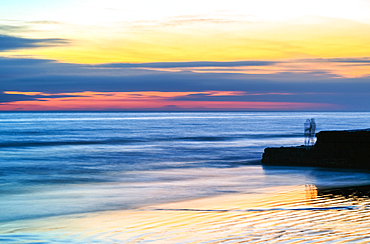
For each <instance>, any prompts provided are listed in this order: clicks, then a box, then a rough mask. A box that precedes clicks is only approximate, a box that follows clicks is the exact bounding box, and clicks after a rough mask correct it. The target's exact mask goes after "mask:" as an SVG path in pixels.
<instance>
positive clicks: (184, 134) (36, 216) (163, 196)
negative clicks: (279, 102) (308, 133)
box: [0, 112, 370, 243]
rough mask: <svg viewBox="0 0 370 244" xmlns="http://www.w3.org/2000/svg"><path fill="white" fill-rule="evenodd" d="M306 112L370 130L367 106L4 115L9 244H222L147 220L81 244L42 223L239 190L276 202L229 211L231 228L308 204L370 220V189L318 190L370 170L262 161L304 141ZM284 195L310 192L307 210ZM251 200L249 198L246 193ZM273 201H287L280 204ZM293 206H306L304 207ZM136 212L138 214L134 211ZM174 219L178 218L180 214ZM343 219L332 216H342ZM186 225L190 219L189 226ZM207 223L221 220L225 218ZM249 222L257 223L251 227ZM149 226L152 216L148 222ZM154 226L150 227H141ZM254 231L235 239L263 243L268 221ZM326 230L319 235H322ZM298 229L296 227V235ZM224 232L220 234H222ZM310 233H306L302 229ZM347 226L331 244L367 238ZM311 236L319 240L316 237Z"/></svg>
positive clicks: (5, 238)
mask: <svg viewBox="0 0 370 244" xmlns="http://www.w3.org/2000/svg"><path fill="white" fill-rule="evenodd" d="M308 118H315V120H316V123H317V132H318V131H321V130H346V129H365V128H370V113H366V112H353V113H352V112H199V113H195V112H186V113H180V112H173V113H171V112H164V113H160V112H153V113H144V112H138V113H133V112H122V113H120V112H109V113H105V112H92V113H89V112H61V113H58V112H50V113H49V112H37V113H31V112H14V113H13V112H3V113H0V209H1V211H0V242H5V243H30V242H40V243H56V242H63V243H64V242H65V243H69V242H76V243H77V242H81V243H105V242H106V243H149V242H150V243H151V242H156V243H217V242H216V241H219V243H224V242H226V239H222V238H221V237H220V236H214V235H213V236H209V237H207V238H208V239H204V233H203V234H202V235H195V236H192V239H191V241H193V242H191V241H186V240H182V241H176V239H174V237H173V236H170V237H163V238H164V239H163V238H162V237H161V238H162V239H161V238H160V237H156V238H157V239H155V238H154V239H151V237H150V236H151V235H152V234H153V232H155V230H156V228H157V229H158V228H159V227H153V229H152V230H150V228H149V227H145V228H144V227H142V229H140V231H139V232H137V233H136V234H133V235H132V236H130V237H127V236H124V237H120V238H118V237H117V238H118V239H117V240H114V241H113V239H112V238H110V237H109V238H108V237H107V238H103V237H101V236H100V237H99V238H97V237H96V236H94V235H92V234H91V235H90V234H86V233H85V237H84V238H86V239H81V240H80V241H77V239H73V238H72V239H68V238H70V236H76V235H78V233H79V231H78V230H69V229H68V228H66V227H65V228H64V227H60V226H59V227H60V228H59V231H60V232H58V231H56V230H55V229H56V228H54V229H52V230H51V229H47V230H45V229H42V228H41V227H40V226H41V225H40V224H37V223H43V224H44V225H43V226H45V225H46V226H47V225H48V223H49V222H50V223H54V222H55V219H59V220H60V221H62V220H65V219H66V218H67V219H68V218H71V216H80V217H78V218H79V219H80V221H81V218H82V217H81V214H82V215H84V216H86V214H101V213H107V212H109V213H111V212H110V211H113V213H118V212H115V211H135V210H137V209H147V208H151V207H152V206H156V205H158V204H159V205H160V204H169V203H173V202H175V203H176V202H184V201H185V202H189V201H190V202H191V201H195V200H196V199H209V198H211V199H212V198H213V197H219V196H225V198H227V196H232V195H238V194H243V195H244V196H246V195H248V196H250V197H251V199H252V198H253V196H256V195H257V196H259V197H261V196H262V195H264V194H265V195H264V196H275V197H273V198H271V197H270V198H263V199H264V200H261V199H260V198H258V197H255V199H259V200H255V205H253V206H248V207H246V206H244V205H243V207H244V208H243V209H240V210H243V211H244V210H248V211H249V210H250V211H252V212H250V213H249V212H248V213H247V212H238V215H237V216H235V215H232V216H229V218H228V221H231V220H233V224H230V225H236V223H239V222H238V221H240V218H242V217H240V216H244V215H243V214H245V215H246V214H256V215H258V214H260V213H259V212H258V211H262V210H263V211H264V215H263V216H265V217H264V218H267V220H268V219H270V221H277V220H276V216H275V215H273V216H272V215H271V214H272V213H275V211H281V210H287V211H293V210H299V209H300V210H301V212H302V214H306V213H307V211H316V210H317V209H315V208H316V207H317V206H319V208H321V207H322V206H321V205H320V204H323V203H325V204H324V205H325V206H324V208H323V209H321V210H328V211H333V210H335V211H341V212H346V211H347V212H348V213H351V214H355V213H356V214H358V215H361V214H362V215H361V216H368V215H369V213H368V211H367V204H368V201H367V200H368V197H367V195H366V194H362V195H361V196H355V195H353V194H352V195H351V194H348V196H350V197H348V196H344V195H340V194H337V193H336V195H335V196H337V198H335V197H334V200H333V197H327V196H334V195H333V194H331V193H330V194H329V193H328V194H326V195H325V194H324V195H322V194H321V195H320V192H322V190H321V189H332V188H333V189H337V188H343V187H344V188H343V189H347V188H348V187H352V186H358V185H370V173H369V172H367V171H363V170H340V169H319V168H300V167H262V166H261V165H260V159H261V157H262V153H263V150H264V148H266V147H271V146H297V145H302V144H303V142H304V138H303V124H304V122H305V120H306V119H308ZM302 186H304V189H303V188H301V187H302ZM292 187H293V188H292ZM294 187H296V188H294ZM297 187H298V188H297ZM307 187H308V188H309V190H307V189H308V188H307ZM345 187H347V188H345ZM297 189H300V190H297ZM302 189H303V190H302ZM312 189H315V190H314V192H315V193H314V195H315V197H308V198H307V192H308V193H309V194H311V193H312ZM279 192H283V193H284V194H288V193H289V192H290V193H292V192H306V193H305V194H306V195H305V196H306V198H305V200H304V201H306V202H305V207H302V206H298V209H293V210H292V206H291V205H289V204H292V203H291V202H290V201H286V198H283V199H285V200H282V199H280V198H279V197H281V196H282V195H281V194H280V195H279V194H278V195H276V194H277V193H279ZM287 192H288V193H287ZM290 193H289V194H290ZM266 194H267V195H266ZM274 194H275V195H274ZM284 194H283V195H284ZM289 194H288V195H289ZM311 195H312V194H311ZM317 196H319V197H317ZM267 199H269V200H267ZM274 199H275V200H274ZM279 199H280V200H279ZM313 199H314V200H313ZM323 199H324V200H323ZM325 199H326V200H325ZM328 199H330V201H329V200H328ZM338 199H339V200H338ZM340 199H342V200H340ZM343 199H344V200H343ZM358 199H361V201H359V200H358ZM245 201H246V202H248V197H247V199H246V200H245ZM284 201H285V203H284ZM302 201H303V200H302ZM307 201H308V202H310V204H314V208H313V209H312V206H311V205H310V208H308V209H307V206H306V205H307ZM312 201H316V202H315V203H313V202H312ZM274 202H279V206H280V207H279V209H277V208H276V206H275V205H274V204H273V203H274ZM338 202H339V203H340V204H339V205H338ZM261 204H262V205H261ZM284 204H285V205H284ZM315 204H316V205H315ZM317 204H319V205H317ZM293 205H294V204H293ZM202 206H203V205H202ZM240 206H241V205H240ZM261 206H262V207H263V208H262V209H261ZM351 206H352V207H351ZM203 207H206V208H200V209H197V211H198V210H201V211H204V212H202V214H204V213H207V214H210V213H212V212H211V211H210V210H211V209H210V208H212V204H211V205H210V204H208V205H207V204H206V205H204V206H203ZM222 207H223V209H222V210H224V211H225V212H226V211H231V210H232V209H235V208H237V204H236V203H235V206H233V203H232V202H231V203H228V204H226V205H223V206H222ZM293 207H294V208H297V205H294V206H293ZM338 207H339V209H338ZM155 209H156V211H155V212H156V213H157V214H159V215H160V216H162V215H161V211H162V212H163V211H164V210H166V209H167V208H164V209H163V208H161V209H159V208H155ZM170 209H172V208H170ZM181 209H182V210H184V209H186V211H187V212H189V211H190V210H191V209H192V207H191V206H190V205H187V206H186V207H185V208H180V209H177V210H181ZM269 209H270V212H269ZM172 210H173V211H175V210H174V209H172ZM177 210H176V211H177ZM213 210H216V211H218V210H220V209H213ZM265 210H266V211H267V212H266V211H265ZM166 211H169V210H168V209H167V210H166ZM176 211H175V212H176ZM197 211H195V212H193V213H192V214H194V216H193V217H194V218H200V217H199V213H198V212H197ZM207 211H208V212H207ZM356 211H357V212H356ZM359 211H362V212H359ZM190 212H191V211H190ZM296 212H297V211H295V212H294V214H296ZM316 212H317V211H316ZM316 212H315V213H316ZM126 213H129V212H126ZM130 213H131V212H130ZM174 214H177V213H174ZM187 214H189V213H187ZM225 214H227V213H225ZM232 214H234V213H232ZM269 214H270V215H271V216H270V215H269ZM283 214H284V213H282V216H285V218H287V219H288V220H285V221H288V222H289V221H290V220H289V217H287V216H288V215H283ZM320 214H321V213H320ZM89 216H90V215H89ZM127 216H131V218H134V217H132V216H134V215H132V214H131V215H130V214H128V215H127ZM176 216H177V217H176ZM176 216H175V217H173V218H178V215H176ZM202 216H203V215H202ZM208 216H209V215H208ZM212 216H213V217H212V218H214V215H212ZM258 216H261V215H258ZM294 216H295V215H294ZM320 216H321V215H320ZM335 216H336V215H334V217H333V218H334V219H335V218H337V217H335ZM152 217H153V216H152ZM347 217H348V216H347ZM347 217H346V218H347ZM153 218H154V217H153ZM253 218H255V217H253ZM294 218H295V219H296V218H297V216H295V217H294ZM294 218H293V219H294ZM302 218H303V217H302ZM317 218H318V220H317V221H318V222H320V221H322V219H320V218H319V216H318V217H317ZM82 219H83V218H82ZM154 219H155V218H154ZM180 219H181V218H180ZM53 221H54V222H53ZM96 221H98V220H96ZM146 221H148V218H146ZM186 221H187V220H185V219H184V221H183V223H186ZM208 221H214V222H215V223H216V222H217V221H218V222H217V223H219V221H220V220H218V219H213V220H211V219H209V220H208ZM292 221H293V220H291V222H292ZM294 221H295V220H294ZM294 221H293V222H294ZM327 221H328V220H327ZM333 221H335V220H333ZM362 221H363V220H362ZM62 222H63V221H62ZM200 222H201V221H200ZM200 222H198V224H199V223H200ZM251 222H253V221H252V220H251V219H249V220H248V223H251ZM293 222H292V223H293ZM143 223H147V222H145V221H144V222H143ZM152 224H153V223H147V225H146V226H152ZM240 224H241V223H239V225H240ZM326 224H327V223H326ZM369 224H370V215H369V220H367V219H366V221H365V222H361V223H359V222H353V223H351V226H353V228H357V230H359V228H360V227H361V226H363V225H369ZM143 225H144V226H145V224H143ZM239 225H238V226H239ZM244 225H245V223H244ZM323 225H325V223H324V224H323ZM35 226H39V228H36V227H35ZM69 226H72V224H69ZM180 226H182V225H180ZM217 226H218V225H217V224H215V229H214V230H213V231H214V232H215V233H217V230H218V229H217V228H220V227H217ZM369 226H370V225H369ZM31 227H32V228H31ZM167 227H168V228H167ZM167 227H166V226H165V225H164V226H161V228H162V229H161V230H160V231H162V232H163V229H166V228H167V230H168V229H171V228H173V226H172V227H169V226H167ZM216 227H217V228H216ZM91 228H93V227H91ZM137 228H139V227H137ZM147 228H149V230H148V232H142V230H143V229H147ZM189 228H190V229H191V228H193V227H189V225H185V224H184V225H183V226H182V227H181V228H179V229H178V232H177V233H182V232H183V231H189ZM194 228H195V227H194ZM197 228H201V227H199V226H198V227H197ZM230 228H231V227H230ZM234 228H239V227H234ZM245 228H247V227H245ZM253 228H254V231H252V232H251V231H250V230H249V232H248V233H249V234H246V233H247V232H245V233H244V232H242V231H240V230H239V231H238V232H237V233H238V235H237V237H235V238H234V239H227V241H228V242H229V243H237V242H241V241H243V240H246V238H247V236H248V237H251V236H253V238H255V239H253V240H254V241H255V242H256V243H257V241H258V240H262V239H263V238H262V237H261V236H258V235H260V233H261V230H263V228H264V227H261V228H262V229H261V228H260V229H258V228H257V227H253ZM256 228H257V229H256ZM315 228H317V227H315ZM323 228H324V227H323ZM361 228H362V227H361ZM361 228H360V229H361ZM276 230H277V229H276ZM285 230H286V229H285ZM326 230H327V229H325V228H324V229H322V230H319V231H322V233H324V234H325V233H326V232H325V231H326ZM85 231H86V230H85ZM110 231H112V233H113V232H114V233H117V229H114V228H111V229H104V231H103V230H101V233H105V234H106V236H110V235H109V234H107V233H110ZM279 231H281V230H280V229H279ZM289 231H290V232H289ZM289 231H288V232H289V233H292V230H289ZM364 231H365V230H364ZM67 232H69V234H66V233H67ZM60 233H64V234H63V235H61V234H60ZM150 233H151V234H150ZM219 233H223V232H222V231H221V230H220V229H219ZM240 233H244V234H240ZM302 233H303V234H304V232H299V233H297V236H301V235H302ZM346 233H347V232H345V233H344V234H343V233H342V234H341V235H337V237H333V238H334V239H328V243H331V242H330V241H333V240H338V241H345V240H347V239H348V240H351V241H353V239H350V238H354V237H356V236H357V235H361V236H364V235H365V236H368V237H370V234H369V233H370V231H369V232H366V231H365V232H361V233H357V234H356V233H355V234H354V233H353V232H348V233H347V234H346ZM308 234H309V235H311V236H312V235H313V234H312V233H311V232H308ZM66 235H67V236H69V237H68V238H67V237H66ZM223 236H224V235H223ZM166 238H167V239H166ZM220 238H221V239H220ZM243 238H244V239H243ZM261 238H262V239H261ZM264 238H265V239H266V238H267V239H266V240H267V242H266V243H270V242H271V241H272V240H274V239H275V240H277V239H276V238H279V235H278V234H276V233H275V232H271V234H270V236H269V234H265V235H264ZM269 238H270V239H269ZM280 238H281V237H280ZM297 238H298V237H297ZM335 238H336V239H335ZM163 240H165V242H162V241H163ZM253 240H250V242H253ZM268 241H269V242H268ZM365 241H369V240H368V239H367V240H365ZM280 242H281V243H283V241H282V240H280ZM322 242H325V240H323V241H322ZM359 242H360V240H359ZM286 243H289V241H288V240H287V241H286ZM364 243H366V242H364Z"/></svg>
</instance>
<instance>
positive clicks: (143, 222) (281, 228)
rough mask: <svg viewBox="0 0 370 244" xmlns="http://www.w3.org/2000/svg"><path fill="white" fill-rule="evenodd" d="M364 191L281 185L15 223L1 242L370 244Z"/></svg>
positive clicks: (0, 234) (3, 230) (1, 232)
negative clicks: (250, 192)
mask: <svg viewBox="0 0 370 244" xmlns="http://www.w3.org/2000/svg"><path fill="white" fill-rule="evenodd" d="M356 189H357V190H356ZM360 189H362V190H361V191H360V192H359V190H358V188H355V189H354V188H345V189H344V190H343V189H342V190H341V189H324V190H321V189H317V188H316V187H315V186H313V185H306V186H287V187H273V188H268V189H263V190H261V192H260V193H254V194H225V195H221V196H216V197H209V198H202V199H194V200H188V201H182V202H174V203H168V204H160V205H155V206H147V207H143V208H139V209H132V210H120V211H104V212H95V213H90V214H78V215H68V216H62V217H49V218H44V219H38V220H24V221H14V222H9V223H6V224H3V225H1V227H0V241H3V242H4V241H5V242H6V243H22V242H25V243H29V242H32V241H34V242H43V241H45V242H47V243H50V242H53V243H68V242H72V243H339V242H340V243H369V242H370V226H369V222H370V211H369V210H370V208H369V204H370V199H369V197H368V194H367V193H368V192H369V189H370V188H369V187H368V186H366V187H362V188H360ZM343 192H345V193H343ZM350 192H353V193H350Z"/></svg>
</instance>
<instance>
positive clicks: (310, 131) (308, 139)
mask: <svg viewBox="0 0 370 244" xmlns="http://www.w3.org/2000/svg"><path fill="white" fill-rule="evenodd" d="M315 131H316V123H315V119H314V118H312V119H307V120H306V122H305V123H304V136H305V140H304V145H305V146H310V145H313V144H314V141H315V139H314V138H315Z"/></svg>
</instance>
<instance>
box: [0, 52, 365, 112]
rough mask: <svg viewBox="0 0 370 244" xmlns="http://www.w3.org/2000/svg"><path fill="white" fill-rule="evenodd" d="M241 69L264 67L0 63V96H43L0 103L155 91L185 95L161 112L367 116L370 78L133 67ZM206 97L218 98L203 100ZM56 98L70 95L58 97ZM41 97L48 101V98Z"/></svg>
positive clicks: (2, 60) (8, 60) (3, 98)
mask: <svg viewBox="0 0 370 244" xmlns="http://www.w3.org/2000/svg"><path fill="white" fill-rule="evenodd" d="M266 63H269V61H267V62H266ZM271 63H272V66H273V67H275V66H276V64H275V62H271ZM246 64H250V65H252V64H260V65H262V66H258V67H267V66H263V65H265V64H264V63H254V61H253V62H252V61H248V62H244V61H243V62H180V63H179V62H174V63H144V64H119V65H120V66H122V67H119V68H113V69H112V68H109V67H110V66H111V64H107V65H106V67H104V65H80V64H66V63H58V62H55V61H54V60H47V59H43V60H38V59H30V58H28V59H27V58H26V59H21V58H18V59H15V58H0V79H1V83H0V91H3V92H4V91H5V92H6V91H20V92H41V93H44V95H42V96H41V95H40V94H35V95H34V97H31V96H28V98H27V96H25V95H22V94H4V93H1V92H0V102H16V101H25V100H27V99H28V100H35V99H57V98H63V99H64V98H66V96H72V97H75V96H78V94H77V93H81V92H86V91H92V92H96V93H99V92H101V93H109V94H111V93H112V92H113V93H114V92H136V93H142V92H153V91H156V92H165V93H168V94H169V93H173V92H190V93H189V94H187V95H183V96H181V97H176V98H172V100H171V101H174V102H176V103H172V104H162V105H163V106H167V105H176V106H179V104H180V103H182V102H193V103H196V102H202V103H206V102H270V103H274V102H282V103H307V104H312V103H315V104H336V105H338V106H339V107H342V108H343V109H346V110H370V107H369V106H370V105H369V104H370V92H369V91H370V82H369V81H370V77H369V76H364V77H361V78H342V77H338V76H333V75H332V74H330V73H325V72H322V73H318V72H312V71H311V72H310V71H309V69H307V70H304V72H296V73H295V72H279V71H278V70H277V72H275V73H271V74H258V73H255V74H240V73H195V72H190V71H181V72H166V71H158V70H142V69H138V67H149V66H158V67H159V66H161V67H178V66H191V65H193V66H195V65H198V66H199V67H200V66H201V65H222V66H221V67H224V66H225V67H227V65H230V66H232V65H246ZM117 65H118V64H117ZM206 91H217V92H218V93H212V94H211V93H210V94H205V93H204V92H206ZM231 91H232V92H231ZM235 92H237V93H235ZM238 92H239V93H238ZM60 93H71V94H69V95H67V94H63V95H60ZM72 93H73V94H72ZM45 94H52V95H49V96H48V97H47V96H45ZM56 94H59V95H56ZM57 96H59V97H57ZM70 98H71V97H70ZM54 101H56V100H54ZM177 103H179V104H177ZM194 106H195V105H194ZM202 106H203V105H202ZM204 106H205V105H204ZM220 106H221V105H220ZM225 106H226V105H225ZM240 106H242V105H240ZM243 106H244V105H243ZM251 106H252V105H251Z"/></svg>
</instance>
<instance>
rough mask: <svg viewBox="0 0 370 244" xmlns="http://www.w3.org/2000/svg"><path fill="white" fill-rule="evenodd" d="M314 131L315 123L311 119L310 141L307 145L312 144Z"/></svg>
mask: <svg viewBox="0 0 370 244" xmlns="http://www.w3.org/2000/svg"><path fill="white" fill-rule="evenodd" d="M315 131H316V123H315V119H314V118H312V119H311V121H310V140H309V143H308V144H310V143H312V145H313V144H314V140H315V139H314V138H315Z"/></svg>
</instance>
